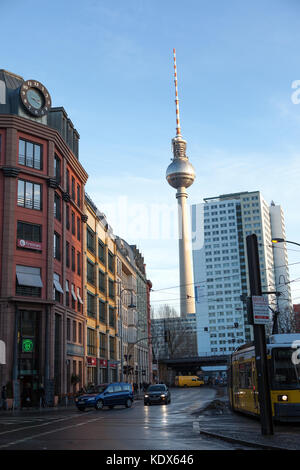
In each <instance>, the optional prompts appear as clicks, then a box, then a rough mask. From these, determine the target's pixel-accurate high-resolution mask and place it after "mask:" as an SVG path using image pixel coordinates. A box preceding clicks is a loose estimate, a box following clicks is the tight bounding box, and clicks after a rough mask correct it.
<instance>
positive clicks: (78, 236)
mask: <svg viewBox="0 0 300 470" xmlns="http://www.w3.org/2000/svg"><path fill="white" fill-rule="evenodd" d="M80 238H81V222H80V217H77V240H78V241H80Z"/></svg>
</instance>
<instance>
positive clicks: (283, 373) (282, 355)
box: [272, 348, 300, 390]
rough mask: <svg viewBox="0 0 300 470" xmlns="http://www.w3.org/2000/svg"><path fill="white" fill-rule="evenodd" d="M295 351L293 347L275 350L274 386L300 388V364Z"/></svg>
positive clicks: (278, 388)
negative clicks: (295, 356)
mask: <svg viewBox="0 0 300 470" xmlns="http://www.w3.org/2000/svg"><path fill="white" fill-rule="evenodd" d="M295 351H296V350H295V349H292V348H278V349H277V348H276V349H274V350H273V354H272V357H273V374H274V375H273V386H274V388H275V389H277V390H280V389H281V388H283V389H293V388H297V389H300V364H299V363H298V360H295V358H294V356H293V355H294V353H295ZM296 354H297V352H296Z"/></svg>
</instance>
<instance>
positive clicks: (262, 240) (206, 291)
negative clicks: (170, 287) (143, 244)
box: [192, 191, 291, 355]
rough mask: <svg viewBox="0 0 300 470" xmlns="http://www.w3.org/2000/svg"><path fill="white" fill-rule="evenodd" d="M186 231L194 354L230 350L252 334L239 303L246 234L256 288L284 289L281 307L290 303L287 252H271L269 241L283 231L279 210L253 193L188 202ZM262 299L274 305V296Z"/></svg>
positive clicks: (245, 289) (245, 284) (244, 286)
mask: <svg viewBox="0 0 300 470" xmlns="http://www.w3.org/2000/svg"><path fill="white" fill-rule="evenodd" d="M192 233H193V263H194V279H195V297H196V313H197V315H196V318H197V342H198V354H199V355H202V354H224V353H225V354H226V353H230V352H231V351H233V350H234V349H235V348H236V347H237V346H238V345H239V344H241V343H244V342H245V341H249V340H251V339H252V334H253V332H252V326H250V325H248V323H247V312H246V303H245V301H243V299H244V300H245V299H246V297H247V295H249V294H248V293H249V292H250V290H249V279H248V266H247V246H246V237H247V236H248V235H251V234H252V233H255V234H256V235H257V239H258V245H259V261H260V273H261V284H262V290H263V291H273V292H274V291H277V292H282V293H284V294H285V295H284V296H282V302H281V304H280V308H281V309H283V308H289V306H290V304H291V299H290V290H289V288H287V287H286V282H288V281H289V273H288V266H287V252H286V250H285V249H284V247H282V249H281V250H280V254H279V250H278V251H276V252H275V250H276V248H274V247H273V246H272V242H271V240H272V238H274V237H279V236H281V234H284V233H285V232H284V220H283V212H282V209H281V208H280V206H275V205H274V203H272V205H271V207H270V206H268V204H267V203H266V201H265V200H264V198H263V197H262V195H261V194H260V192H259V191H254V192H243V193H234V194H226V195H221V196H218V197H213V198H206V199H204V203H202V204H196V205H193V206H192ZM282 276H284V277H282ZM283 280H284V281H283ZM267 298H268V301H269V305H270V307H271V308H273V309H276V308H277V306H278V304H277V301H278V300H277V299H278V297H276V296H275V295H267ZM279 298H280V297H279Z"/></svg>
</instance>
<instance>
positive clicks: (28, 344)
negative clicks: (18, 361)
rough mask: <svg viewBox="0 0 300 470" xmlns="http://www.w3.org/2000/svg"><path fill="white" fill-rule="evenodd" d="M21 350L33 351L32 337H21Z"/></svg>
mask: <svg viewBox="0 0 300 470" xmlns="http://www.w3.org/2000/svg"><path fill="white" fill-rule="evenodd" d="M22 351H23V352H32V351H33V341H32V339H23V340H22Z"/></svg>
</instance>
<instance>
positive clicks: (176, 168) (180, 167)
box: [166, 158, 195, 189]
mask: <svg viewBox="0 0 300 470" xmlns="http://www.w3.org/2000/svg"><path fill="white" fill-rule="evenodd" d="M166 179H167V181H168V183H169V185H171V186H172V187H173V188H176V189H178V188H182V187H184V188H188V187H189V186H191V185H192V184H193V182H194V179H195V170H194V167H193V165H192V164H191V163H190V162H189V160H188V159H187V158H174V159H173V161H172V163H171V164H170V165H169V166H168V168H167V172H166Z"/></svg>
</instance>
